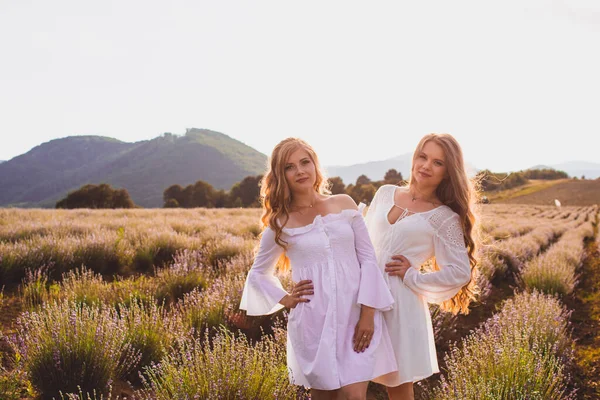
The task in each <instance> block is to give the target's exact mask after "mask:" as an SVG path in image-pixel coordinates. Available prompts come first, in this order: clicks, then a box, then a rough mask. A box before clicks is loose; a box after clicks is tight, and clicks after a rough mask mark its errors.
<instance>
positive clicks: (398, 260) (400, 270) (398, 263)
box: [385, 254, 410, 280]
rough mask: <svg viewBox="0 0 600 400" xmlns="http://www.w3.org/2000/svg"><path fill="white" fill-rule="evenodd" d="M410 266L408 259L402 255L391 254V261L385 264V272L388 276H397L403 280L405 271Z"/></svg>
mask: <svg viewBox="0 0 600 400" xmlns="http://www.w3.org/2000/svg"><path fill="white" fill-rule="evenodd" d="M409 268H410V261H408V259H407V258H406V257H404V256H403V255H400V254H398V255H395V256H392V261H390V262H389V263H387V264H385V272H387V273H388V274H389V275H390V276H399V277H400V279H402V280H404V275H406V271H408V269H409Z"/></svg>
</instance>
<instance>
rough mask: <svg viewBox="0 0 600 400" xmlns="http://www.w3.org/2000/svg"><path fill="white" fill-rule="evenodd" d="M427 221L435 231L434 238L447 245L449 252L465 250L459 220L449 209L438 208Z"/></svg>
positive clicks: (444, 207)
mask: <svg viewBox="0 0 600 400" xmlns="http://www.w3.org/2000/svg"><path fill="white" fill-rule="evenodd" d="M428 220H429V223H430V224H431V226H432V227H433V229H434V230H435V234H436V236H437V237H439V238H440V239H441V240H443V241H444V243H448V244H449V246H448V247H449V249H450V250H463V249H465V248H466V246H465V236H464V234H463V230H462V226H461V224H460V218H459V216H458V214H456V213H455V212H454V211H452V209H451V208H450V207H446V206H441V207H439V208H438V209H437V210H436V211H435V212H434V213H433V214H432V215H431V216H430V217H429V219H428Z"/></svg>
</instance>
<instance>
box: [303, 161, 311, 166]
mask: <svg viewBox="0 0 600 400" xmlns="http://www.w3.org/2000/svg"><path fill="white" fill-rule="evenodd" d="M309 162H310V161H308V160H304V161H302V165H306V164H308V163H309Z"/></svg>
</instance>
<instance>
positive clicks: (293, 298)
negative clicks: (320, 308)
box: [279, 280, 315, 308]
mask: <svg viewBox="0 0 600 400" xmlns="http://www.w3.org/2000/svg"><path fill="white" fill-rule="evenodd" d="M314 290H315V287H314V285H313V284H312V281H309V280H305V281H300V282H298V283H296V284H294V286H293V288H292V293H290V294H288V295H285V296H283V298H282V299H281V300H280V301H279V304H281V305H283V306H284V307H286V308H296V306H297V305H298V303H308V302H310V299H306V298H304V297H302V296H306V295H309V294H315V292H314Z"/></svg>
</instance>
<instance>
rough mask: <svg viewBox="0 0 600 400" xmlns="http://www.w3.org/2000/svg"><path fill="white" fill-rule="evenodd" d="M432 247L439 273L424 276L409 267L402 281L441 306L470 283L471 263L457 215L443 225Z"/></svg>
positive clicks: (435, 236) (436, 234) (437, 232)
mask: <svg viewBox="0 0 600 400" xmlns="http://www.w3.org/2000/svg"><path fill="white" fill-rule="evenodd" d="M433 244H434V252H435V258H436V262H437V264H438V266H439V267H440V270H439V271H435V272H430V273H426V274H422V273H420V272H419V271H418V270H417V269H415V268H408V270H407V271H406V274H405V275H404V280H403V282H404V284H405V285H406V286H408V287H409V288H410V289H411V290H413V291H414V292H416V293H418V294H420V295H422V296H424V297H426V298H427V300H428V301H429V302H432V303H441V302H443V301H445V300H449V299H451V298H452V297H454V295H456V294H457V293H458V292H459V291H460V289H461V288H462V287H463V286H465V285H466V284H468V283H469V282H470V281H471V264H470V261H469V255H468V253H467V248H466V246H465V242H464V237H463V232H462V228H461V225H460V220H459V217H458V215H457V214H453V215H452V216H451V217H450V218H448V219H447V220H446V221H444V222H443V223H442V224H441V226H440V228H439V229H438V230H437V231H436V233H435V235H434V238H433Z"/></svg>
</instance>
